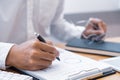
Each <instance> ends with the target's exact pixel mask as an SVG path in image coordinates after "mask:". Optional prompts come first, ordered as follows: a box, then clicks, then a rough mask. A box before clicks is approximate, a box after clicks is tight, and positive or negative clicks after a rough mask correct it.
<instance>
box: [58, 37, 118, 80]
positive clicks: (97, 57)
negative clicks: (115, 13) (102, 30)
mask: <svg viewBox="0 0 120 80" xmlns="http://www.w3.org/2000/svg"><path fill="white" fill-rule="evenodd" d="M106 41H110V42H120V37H116V38H109V39H106ZM57 46H59V47H60V48H65V46H64V45H63V44H57ZM76 54H79V55H82V56H85V57H89V58H92V59H94V60H102V59H106V58H110V57H108V56H101V55H95V54H87V53H76ZM98 80H120V73H118V72H117V73H116V74H113V75H110V76H107V77H104V78H100V79H98Z"/></svg>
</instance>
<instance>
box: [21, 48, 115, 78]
mask: <svg viewBox="0 0 120 80" xmlns="http://www.w3.org/2000/svg"><path fill="white" fill-rule="evenodd" d="M57 49H58V51H59V52H60V59H61V61H58V60H55V61H54V62H53V64H52V65H51V66H50V67H48V68H46V69H43V70H38V71H27V70H21V71H23V72H25V73H27V74H29V75H31V76H33V77H35V78H37V79H38V80H87V79H91V78H95V77H99V76H103V75H106V74H110V73H113V69H112V68H111V67H110V66H108V65H107V64H104V63H100V62H97V61H95V60H93V59H90V58H87V57H83V56H80V55H77V54H75V53H72V52H69V51H66V50H63V49H60V48H57Z"/></svg>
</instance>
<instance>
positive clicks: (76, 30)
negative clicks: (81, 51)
mask: <svg viewBox="0 0 120 80" xmlns="http://www.w3.org/2000/svg"><path fill="white" fill-rule="evenodd" d="M63 5H64V1H63V0H61V2H60V4H59V6H58V9H57V13H56V15H55V17H54V19H53V22H52V25H51V34H52V35H54V36H55V37H57V38H58V39H60V40H62V41H65V42H67V41H69V40H70V39H72V38H80V36H81V34H82V32H83V31H84V30H85V27H83V26H76V25H74V24H72V23H69V22H67V21H66V20H65V19H64V15H63V13H62V12H63Z"/></svg>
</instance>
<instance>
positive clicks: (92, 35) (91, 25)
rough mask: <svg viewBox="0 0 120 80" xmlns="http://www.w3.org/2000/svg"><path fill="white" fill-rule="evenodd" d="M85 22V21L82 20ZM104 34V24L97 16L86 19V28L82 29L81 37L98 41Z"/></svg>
mask: <svg viewBox="0 0 120 80" xmlns="http://www.w3.org/2000/svg"><path fill="white" fill-rule="evenodd" d="M84 22H85V21H84ZM105 35H106V24H105V23H104V22H103V21H102V20H100V19H97V18H90V19H89V20H88V21H87V24H86V29H85V30H84V32H83V34H82V37H84V38H85V39H88V40H92V41H96V42H97V41H100V40H102V39H103V38H104V37H105Z"/></svg>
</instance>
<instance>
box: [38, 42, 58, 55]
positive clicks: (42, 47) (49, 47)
mask: <svg viewBox="0 0 120 80" xmlns="http://www.w3.org/2000/svg"><path fill="white" fill-rule="evenodd" d="M36 46H37V48H39V49H40V50H43V51H46V52H49V53H53V54H58V53H59V52H58V51H57V49H56V48H55V47H54V46H52V45H49V44H47V43H43V42H40V41H38V42H37V44H36Z"/></svg>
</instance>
